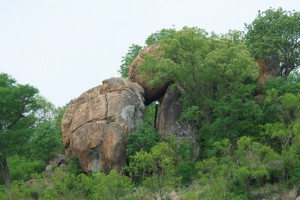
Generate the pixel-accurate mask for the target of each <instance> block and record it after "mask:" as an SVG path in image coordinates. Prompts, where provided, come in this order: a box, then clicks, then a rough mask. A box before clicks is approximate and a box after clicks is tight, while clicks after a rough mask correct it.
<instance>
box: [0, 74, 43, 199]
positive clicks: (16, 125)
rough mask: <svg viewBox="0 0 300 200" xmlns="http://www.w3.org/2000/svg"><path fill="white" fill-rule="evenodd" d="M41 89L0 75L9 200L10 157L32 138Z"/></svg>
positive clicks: (1, 143)
mask: <svg viewBox="0 0 300 200" xmlns="http://www.w3.org/2000/svg"><path fill="white" fill-rule="evenodd" d="M37 93H38V90H37V89H36V88H34V87H32V86H29V85H22V84H18V83H16V81H15V80H14V79H13V78H11V77H10V76H9V75H7V74H3V73H1V74H0V97H1V98H0V163H1V165H0V168H1V173H2V174H3V176H4V180H5V184H6V188H7V191H8V195H9V199H12V196H11V186H10V176H9V168H8V165H7V157H8V156H10V155H14V154H17V153H18V152H20V151H21V150H22V148H23V147H24V144H25V143H26V142H27V140H28V139H29V137H30V133H31V130H30V129H32V128H33V125H34V123H35V116H34V113H35V111H36V110H37V109H38V106H37V102H36V95H37Z"/></svg>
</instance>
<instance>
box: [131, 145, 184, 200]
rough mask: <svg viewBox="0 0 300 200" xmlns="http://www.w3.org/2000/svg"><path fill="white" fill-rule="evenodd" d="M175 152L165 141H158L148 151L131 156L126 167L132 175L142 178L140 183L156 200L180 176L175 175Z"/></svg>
mask: <svg viewBox="0 0 300 200" xmlns="http://www.w3.org/2000/svg"><path fill="white" fill-rule="evenodd" d="M174 154H175V152H174V150H173V148H172V147H171V146H170V145H169V144H168V143H166V142H160V143H158V144H157V145H156V146H154V147H152V148H151V151H150V152H145V151H143V150H142V151H140V152H138V153H136V154H135V155H134V156H132V157H131V162H130V163H129V166H128V167H127V170H128V171H129V172H130V175H131V176H132V177H139V178H141V179H142V184H143V186H145V188H147V190H149V192H151V193H152V194H153V198H154V199H155V200H156V199H158V197H160V199H162V198H164V197H165V194H166V192H167V191H168V190H169V189H170V188H172V187H175V186H176V184H178V182H179V181H180V180H179V179H180V177H175V155H174Z"/></svg>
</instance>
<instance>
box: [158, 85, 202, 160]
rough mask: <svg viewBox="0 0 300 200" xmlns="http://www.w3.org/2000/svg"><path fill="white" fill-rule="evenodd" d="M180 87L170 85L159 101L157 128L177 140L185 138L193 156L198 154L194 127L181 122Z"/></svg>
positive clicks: (195, 156)
mask: <svg viewBox="0 0 300 200" xmlns="http://www.w3.org/2000/svg"><path fill="white" fill-rule="evenodd" d="M180 96H181V93H180V89H179V88H178V87H177V86H176V85H170V86H169V87H168V89H167V91H166V93H165V95H164V97H163V99H162V101H161V106H160V113H159V118H158V123H157V129H158V130H159V131H161V132H163V133H164V134H167V135H173V136H174V137H175V139H176V140H177V141H181V140H186V141H189V142H190V143H191V145H192V150H193V157H194V158H197V157H198V156H199V145H197V142H196V141H195V139H194V137H193V135H194V132H195V127H193V126H192V125H191V124H189V123H187V122H182V121H181V120H180V116H181V113H182V106H181V104H180V102H179V100H180Z"/></svg>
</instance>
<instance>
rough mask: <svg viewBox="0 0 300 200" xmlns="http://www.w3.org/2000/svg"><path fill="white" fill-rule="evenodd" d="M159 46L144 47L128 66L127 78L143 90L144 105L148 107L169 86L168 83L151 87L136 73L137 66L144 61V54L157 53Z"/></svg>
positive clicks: (149, 75)
mask: <svg viewBox="0 0 300 200" xmlns="http://www.w3.org/2000/svg"><path fill="white" fill-rule="evenodd" d="M158 49H159V45H158V44H154V45H151V46H148V47H145V48H144V49H143V50H142V52H141V53H139V54H138V56H137V57H136V58H135V59H134V61H133V62H132V64H131V65H130V66H129V78H130V80H131V81H132V82H135V83H138V84H139V85H141V86H142V87H143V88H144V90H145V104H146V105H148V104H150V103H151V102H153V101H155V100H158V99H160V98H161V97H162V96H163V95H164V94H165V92H166V89H167V88H168V86H169V83H168V82H161V83H160V85H151V84H149V82H147V81H146V80H145V79H144V78H143V77H141V75H140V73H139V72H138V64H139V63H140V62H142V61H143V60H144V56H143V54H144V53H155V52H158ZM151 77H153V75H151V74H148V78H151Z"/></svg>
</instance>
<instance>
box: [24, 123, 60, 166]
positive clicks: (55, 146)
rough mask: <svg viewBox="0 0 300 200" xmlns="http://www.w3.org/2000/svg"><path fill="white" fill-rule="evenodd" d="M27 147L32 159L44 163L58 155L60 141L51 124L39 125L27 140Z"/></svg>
mask: <svg viewBox="0 0 300 200" xmlns="http://www.w3.org/2000/svg"><path fill="white" fill-rule="evenodd" d="M27 146H28V150H29V153H30V155H31V158H33V159H41V160H44V161H46V160H48V159H50V158H51V157H52V156H54V155H55V154H56V153H59V152H60V147H61V140H59V139H58V137H57V136H56V133H55V128H54V124H53V122H51V121H50V122H49V121H48V122H44V123H42V124H39V125H38V126H37V127H36V128H35V130H34V132H33V134H32V135H31V137H30V139H29V140H28V143H27Z"/></svg>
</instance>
